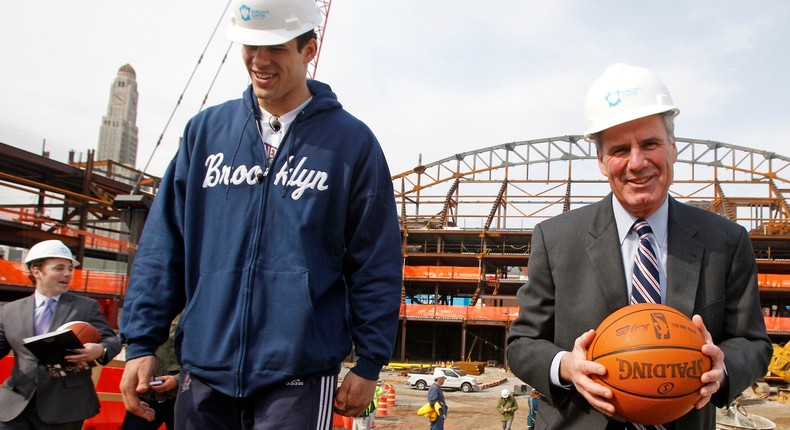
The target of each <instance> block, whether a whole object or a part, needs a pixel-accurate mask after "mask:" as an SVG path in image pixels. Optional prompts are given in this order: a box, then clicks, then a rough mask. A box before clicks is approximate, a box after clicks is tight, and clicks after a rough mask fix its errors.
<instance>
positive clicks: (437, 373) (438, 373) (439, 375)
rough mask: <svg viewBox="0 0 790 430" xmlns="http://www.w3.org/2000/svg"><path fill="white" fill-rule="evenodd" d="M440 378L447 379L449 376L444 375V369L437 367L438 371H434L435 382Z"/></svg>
mask: <svg viewBox="0 0 790 430" xmlns="http://www.w3.org/2000/svg"><path fill="white" fill-rule="evenodd" d="M439 378H447V375H445V374H444V372H443V371H442V369H439V368H438V367H437V368H436V369H433V380H434V381H435V380H437V379H439Z"/></svg>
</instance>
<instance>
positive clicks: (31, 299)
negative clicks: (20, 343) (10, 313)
mask: <svg viewBox="0 0 790 430" xmlns="http://www.w3.org/2000/svg"><path fill="white" fill-rule="evenodd" d="M22 300H23V302H22V303H21V307H20V308H18V309H19V311H20V321H25V323H24V324H22V329H23V331H24V332H23V333H22V337H23V338H25V337H30V336H33V335H34V334H36V298H35V295H33V294H31V295H29V296H27V297H25V298H24V299H22Z"/></svg>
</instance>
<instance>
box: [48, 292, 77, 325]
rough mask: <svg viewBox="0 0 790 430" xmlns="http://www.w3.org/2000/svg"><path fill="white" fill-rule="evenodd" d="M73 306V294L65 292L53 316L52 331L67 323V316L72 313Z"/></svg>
mask: <svg viewBox="0 0 790 430" xmlns="http://www.w3.org/2000/svg"><path fill="white" fill-rule="evenodd" d="M73 307H74V300H72V297H71V294H69V293H64V294H63V295H61V296H60V300H58V306H57V307H56V308H55V315H53V316H52V325H50V329H51V330H52V331H55V330H57V328H58V327H60V326H62V325H63V324H65V323H66V317H68V316H69V314H71V309H72V308H73Z"/></svg>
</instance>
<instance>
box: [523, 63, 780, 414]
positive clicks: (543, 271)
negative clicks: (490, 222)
mask: <svg viewBox="0 0 790 430" xmlns="http://www.w3.org/2000/svg"><path fill="white" fill-rule="evenodd" d="M678 112H679V110H678V109H677V107H675V106H674V105H673V104H672V99H671V97H670V95H669V92H668V91H667V89H666V87H665V86H664V84H663V82H661V80H660V79H659V78H658V77H657V76H656V75H655V74H653V73H652V72H650V71H648V70H646V69H644V68H641V67H633V66H628V65H625V64H617V65H614V66H611V67H610V68H608V69H607V70H606V71H605V72H604V74H603V75H602V76H601V78H599V79H598V81H596V82H595V83H594V84H593V86H592V87H591V88H590V90H589V92H588V94H587V99H586V101H585V126H586V132H585V138H586V139H588V140H590V141H592V142H594V143H595V144H596V147H597V150H598V164H599V168H600V170H601V173H603V175H604V176H606V177H607V178H608V181H609V185H610V188H611V190H612V193H611V194H610V195H609V196H607V197H606V198H604V199H603V200H602V201H600V202H597V203H595V204H592V205H589V206H586V207H583V208H580V209H576V210H573V211H570V212H568V213H565V214H563V215H560V216H557V217H555V218H552V219H550V220H547V221H545V222H542V223H540V224H538V225H537V226H536V227H535V230H534V232H533V237H532V248H531V249H532V252H531V254H530V259H529V281H528V283H527V284H525V285H524V286H523V287H521V289H520V290H519V292H518V300H519V305H520V308H521V309H520V312H519V316H518V318H517V319H516V321H514V323H513V325H512V326H511V330H510V334H509V336H508V346H509V349H508V358H509V360H510V365H511V368H512V370H513V372H514V373H515V374H516V376H518V377H519V378H521V379H522V380H523V381H524V382H526V383H528V384H529V385H531V386H532V387H534V388H535V389H537V390H538V391H540V392H541V393H543V395H544V397H543V401H542V402H541V403H542V405H541V407H540V409H539V410H538V416H537V420H536V421H537V423H536V427H535V428H537V429H563V430H569V429H584V430H603V429H607V430H609V429H628V428H650V429H652V428H659V429H661V428H674V429H675V430H705V429H714V428H715V408H714V405H715V406H719V407H721V406H724V405H727V404H728V403H729V402H731V401H732V400H733V399H734V398H735V397H736V396H738V395H739V394H740V393H741V392H742V390H744V389H746V388H747V387H748V386H749V385H750V384H751V383H752V382H754V381H755V380H756V379H758V378H759V377H761V376H762V375H764V374H765V371H766V367H767V365H768V362H769V361H770V358H771V354H772V347H771V342H770V339H769V338H768V336H767V334H766V331H765V324H764V321H763V317H762V312H761V309H760V301H759V291H758V288H757V276H756V275H757V266H756V262H755V260H754V255H753V252H752V247H751V242H750V240H749V236H748V234H747V232H746V230H745V229H744V228H743V227H741V226H739V225H737V224H735V223H733V222H731V221H729V220H726V219H725V218H723V217H721V216H718V215H716V214H713V213H711V212H707V211H704V210H700V209H697V208H693V207H691V206H687V205H684V204H682V203H679V202H677V201H675V200H674V199H672V198H671V197H669V196H668V190H669V186H670V184H671V183H672V178H673V164H674V163H675V161H676V160H677V148H676V146H675V139H674V123H673V121H674V117H675V116H676V115H677V114H678ZM637 220H640V222H646V223H647V224H648V225H649V226H650V227H651V228H652V231H650V232H649V233H646V234H645V237H646V238H647V240H648V241H649V242H650V244H651V246H650V249H651V250H652V251H651V252H652V253H653V254H652V255H654V256H655V260H656V261H657V264H655V265H654V266H655V269H656V272H655V279H654V282H653V283H652V284H651V287H654V288H653V291H654V292H655V295H654V296H653V297H654V300H652V301H653V302H656V303H657V302H659V300H660V302H661V303H663V304H666V305H668V306H671V307H673V308H675V309H678V310H680V311H681V312H683V313H684V314H685V315H687V316H689V317H692V316H693V322H694V324H695V325H696V326H697V328H698V329H699V330H700V331H701V332H702V333H703V334H704V335H705V337H706V344H705V345H704V346H703V347H702V352H703V353H704V354H706V355H708V356H709V357H710V359H711V361H712V365H713V367H712V369H711V370H710V371H708V372H706V373H704V374H702V376H701V382H702V384H703V385H702V387H701V388H700V390H699V394H700V396H701V399H700V400H699V401H698V402H697V404H696V405H695V407H694V408H693V409H692V410H691V411H690V412H689V413H687V414H686V415H684V416H683V417H681V418H679V419H678V420H676V421H675V422H673V423H669V424H667V425H664V426H658V427H652V426H648V427H630V426H631V425H632V424H630V423H624V422H623V420H622V418H620V417H618V416H616V414H615V409H614V406H613V405H612V403H611V398H612V391H611V390H610V389H609V388H608V387H605V386H603V385H600V384H597V383H595V382H593V380H592V379H591V378H590V375H603V374H605V373H606V369H605V368H604V367H603V366H602V365H600V364H598V363H594V362H591V361H588V360H587V359H586V353H587V349H588V347H589V345H590V343H591V341H592V339H593V338H594V336H595V333H594V329H595V328H596V327H597V326H598V324H600V322H601V321H602V320H603V319H604V318H605V317H606V316H608V315H609V314H611V313H612V312H614V311H616V310H617V309H619V308H622V307H623V306H627V305H628V304H629V303H634V302H635V301H634V300H635V299H634V298H633V297H632V294H634V295H635V296H636V295H638V294H639V292H640V290H642V291H643V288H642V284H640V283H639V282H638V281H633V278H638V276H640V274H644V273H646V272H644V271H643V270H642V269H639V268H635V266H634V260H635V257H636V256H637V255H639V253H640V252H643V251H642V250H640V249H639V248H640V247H643V244H640V237H639V235H637V234H636V232H635V231H634V229H633V228H632V225H634V224H635V222H636V221H637ZM640 232H641V230H640ZM651 273H652V272H651ZM633 285H637V286H638V287H637V288H632V286H633ZM634 290H636V291H634ZM637 301H638V300H637ZM648 301H650V300H648Z"/></svg>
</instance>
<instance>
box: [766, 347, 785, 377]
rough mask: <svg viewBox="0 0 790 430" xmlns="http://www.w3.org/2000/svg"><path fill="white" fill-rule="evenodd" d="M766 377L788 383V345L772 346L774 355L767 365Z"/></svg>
mask: <svg viewBox="0 0 790 430" xmlns="http://www.w3.org/2000/svg"><path fill="white" fill-rule="evenodd" d="M768 376H769V377H775V378H779V379H782V380H784V381H788V382H790V345H788V344H785V345H778V344H776V343H775V344H774V355H773V356H772V357H771V364H769V365H768Z"/></svg>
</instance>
